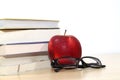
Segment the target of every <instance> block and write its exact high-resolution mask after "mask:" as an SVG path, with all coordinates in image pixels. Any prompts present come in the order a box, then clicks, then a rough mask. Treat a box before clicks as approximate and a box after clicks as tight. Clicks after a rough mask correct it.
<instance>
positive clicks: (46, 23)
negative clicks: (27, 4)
mask: <svg viewBox="0 0 120 80" xmlns="http://www.w3.org/2000/svg"><path fill="white" fill-rule="evenodd" d="M58 22H59V21H58V20H38V19H9V18H5V19H0V29H36V28H58Z"/></svg>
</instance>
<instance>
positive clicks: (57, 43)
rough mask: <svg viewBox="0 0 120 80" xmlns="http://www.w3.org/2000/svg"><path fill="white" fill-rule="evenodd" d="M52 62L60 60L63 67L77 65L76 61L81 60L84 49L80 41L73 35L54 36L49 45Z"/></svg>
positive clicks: (59, 62)
mask: <svg viewBox="0 0 120 80" xmlns="http://www.w3.org/2000/svg"><path fill="white" fill-rule="evenodd" d="M48 52H49V58H50V60H51V61H52V60H56V59H58V61H57V63H58V64H61V65H75V64H76V59H77V58H81V55H82V49H81V44H80V42H79V40H78V39H77V38H76V37H74V36H72V35H56V36H53V37H52V38H51V39H50V41H49V44H48Z"/></svg>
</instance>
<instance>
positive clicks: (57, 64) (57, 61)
mask: <svg viewBox="0 0 120 80" xmlns="http://www.w3.org/2000/svg"><path fill="white" fill-rule="evenodd" d="M85 59H87V60H88V61H89V62H87V61H86V60H85ZM61 60H68V61H69V60H72V61H73V63H69V64H61V63H60V61H61ZM91 60H93V61H95V62H92V63H91V62H90V61H91ZM80 62H81V64H80ZM51 66H52V67H53V68H54V70H55V72H58V71H59V70H61V69H63V68H88V67H91V68H104V67H105V65H102V63H101V61H100V60H99V59H98V58H96V57H91V56H85V57H82V58H80V59H78V58H71V57H62V58H59V59H55V60H53V61H52V63H51Z"/></svg>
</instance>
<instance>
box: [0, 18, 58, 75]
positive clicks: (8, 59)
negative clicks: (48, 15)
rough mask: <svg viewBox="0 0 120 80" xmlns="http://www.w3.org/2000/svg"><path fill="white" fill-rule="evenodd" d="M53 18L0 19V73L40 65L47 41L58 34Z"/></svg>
mask: <svg viewBox="0 0 120 80" xmlns="http://www.w3.org/2000/svg"><path fill="white" fill-rule="evenodd" d="M58 23H59V21H57V20H35V19H0V75H8V74H16V73H20V72H26V71H30V70H35V69H39V68H41V66H40V65H42V63H43V62H42V61H46V60H48V56H47V55H46V54H47V52H48V42H49V40H50V38H51V37H52V36H54V35H58V34H60V29H59V27H58Z"/></svg>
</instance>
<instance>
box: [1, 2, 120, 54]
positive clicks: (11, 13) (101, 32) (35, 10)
mask: <svg viewBox="0 0 120 80" xmlns="http://www.w3.org/2000/svg"><path fill="white" fill-rule="evenodd" d="M0 18H34V19H54V20H59V21H60V24H59V27H60V28H61V34H63V33H64V29H67V34H68V35H74V36H76V37H77V38H78V39H79V40H80V42H81V45H82V49H83V54H84V55H91V54H104V53H120V1H119V0H0Z"/></svg>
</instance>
